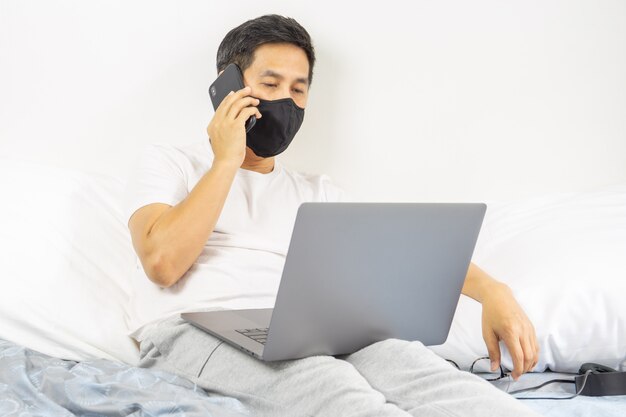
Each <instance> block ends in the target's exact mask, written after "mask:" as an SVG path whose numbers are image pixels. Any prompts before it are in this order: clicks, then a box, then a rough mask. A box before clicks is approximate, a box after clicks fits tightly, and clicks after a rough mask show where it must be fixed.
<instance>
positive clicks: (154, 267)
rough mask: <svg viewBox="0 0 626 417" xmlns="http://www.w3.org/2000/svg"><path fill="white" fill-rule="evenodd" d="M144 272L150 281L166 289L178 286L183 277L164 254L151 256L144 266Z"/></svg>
mask: <svg viewBox="0 0 626 417" xmlns="http://www.w3.org/2000/svg"><path fill="white" fill-rule="evenodd" d="M144 271H145V273H146V275H147V276H148V278H149V279H150V281H152V282H154V283H155V284H157V285H158V286H159V287H164V288H169V287H171V286H172V285H174V284H176V283H177V282H178V280H179V279H180V278H181V277H182V276H183V274H181V273H180V272H179V271H177V270H176V268H175V265H173V263H172V262H171V261H170V260H169V258H168V257H167V256H166V255H165V254H162V253H161V254H155V255H153V256H151V257H150V258H149V259H148V260H147V262H146V265H144Z"/></svg>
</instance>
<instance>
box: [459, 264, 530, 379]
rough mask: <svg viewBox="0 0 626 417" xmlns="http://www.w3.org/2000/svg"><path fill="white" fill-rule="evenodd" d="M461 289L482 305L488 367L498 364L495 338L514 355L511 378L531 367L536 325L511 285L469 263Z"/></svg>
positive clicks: (498, 348)
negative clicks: (519, 301) (518, 300)
mask: <svg viewBox="0 0 626 417" xmlns="http://www.w3.org/2000/svg"><path fill="white" fill-rule="evenodd" d="M462 292H463V294H465V295H467V296H468V297H472V298H473V299H474V300H476V301H478V302H479V303H481V304H482V306H483V314H482V328H483V339H485V343H486V345H487V350H488V352H489V358H491V370H492V371H495V370H496V369H498V366H499V365H500V345H499V343H498V342H499V341H500V340H502V341H504V344H505V346H506V347H507V349H508V350H509V353H510V354H511V359H513V368H514V369H513V372H512V373H511V376H512V377H513V379H514V380H516V381H517V379H518V378H519V377H520V375H522V374H523V373H524V372H529V371H532V370H533V368H534V367H535V366H536V365H537V362H538V361H539V346H538V345H537V337H536V335H535V328H534V327H533V325H532V323H531V322H530V320H529V319H528V316H526V313H524V310H522V307H520V305H519V304H518V303H517V301H516V300H515V297H513V293H512V292H511V289H510V288H509V287H507V286H506V285H505V284H503V283H501V282H499V281H496V280H495V279H493V278H492V277H491V276H489V274H487V273H486V272H485V271H483V270H482V269H480V268H479V267H478V266H476V265H475V264H474V263H470V266H469V269H468V271H467V276H466V277H465V283H464V285H463V291H462Z"/></svg>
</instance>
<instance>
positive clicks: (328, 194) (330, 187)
mask: <svg viewBox="0 0 626 417" xmlns="http://www.w3.org/2000/svg"><path fill="white" fill-rule="evenodd" d="M321 185H322V196H323V198H324V202H333V203H347V202H351V201H354V198H353V197H352V195H350V194H349V193H348V192H347V191H346V190H345V189H343V188H341V187H340V186H338V185H337V184H336V183H335V182H334V181H333V180H332V179H331V178H330V177H329V176H328V175H322V178H321Z"/></svg>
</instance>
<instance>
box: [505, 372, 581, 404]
mask: <svg viewBox="0 0 626 417" xmlns="http://www.w3.org/2000/svg"><path fill="white" fill-rule="evenodd" d="M591 372H592V370H591V369H589V370H588V371H587V372H585V377H584V379H583V384H582V386H581V387H580V389H579V390H578V392H577V393H576V394H574V395H572V396H570V397H515V398H517V399H518V400H571V399H572V398H575V397H577V396H578V395H580V393H581V392H583V390H584V389H585V384H586V383H587V378H588V377H589V374H591ZM556 382H567V383H570V384H575V383H576V381H575V380H574V381H571V380H569V379H552V380H550V381H547V382H544V383H543V384H541V385H537V386H536V387H530V388H524V389H518V390H515V391H511V392H509V394H511V395H513V394H519V393H521V392H527V391H534V390H538V389H539V388H542V387H545V386H546V385H549V384H554V383H556Z"/></svg>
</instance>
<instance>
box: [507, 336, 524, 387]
mask: <svg viewBox="0 0 626 417" xmlns="http://www.w3.org/2000/svg"><path fill="white" fill-rule="evenodd" d="M504 344H505V345H506V347H507V349H508V350H509V353H510V354H511V359H513V372H512V373H511V376H512V377H513V379H514V380H516V381H517V380H518V378H519V377H520V375H522V374H523V373H524V351H523V350H522V347H521V346H520V343H519V338H517V337H514V336H509V337H507V338H505V339H504Z"/></svg>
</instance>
